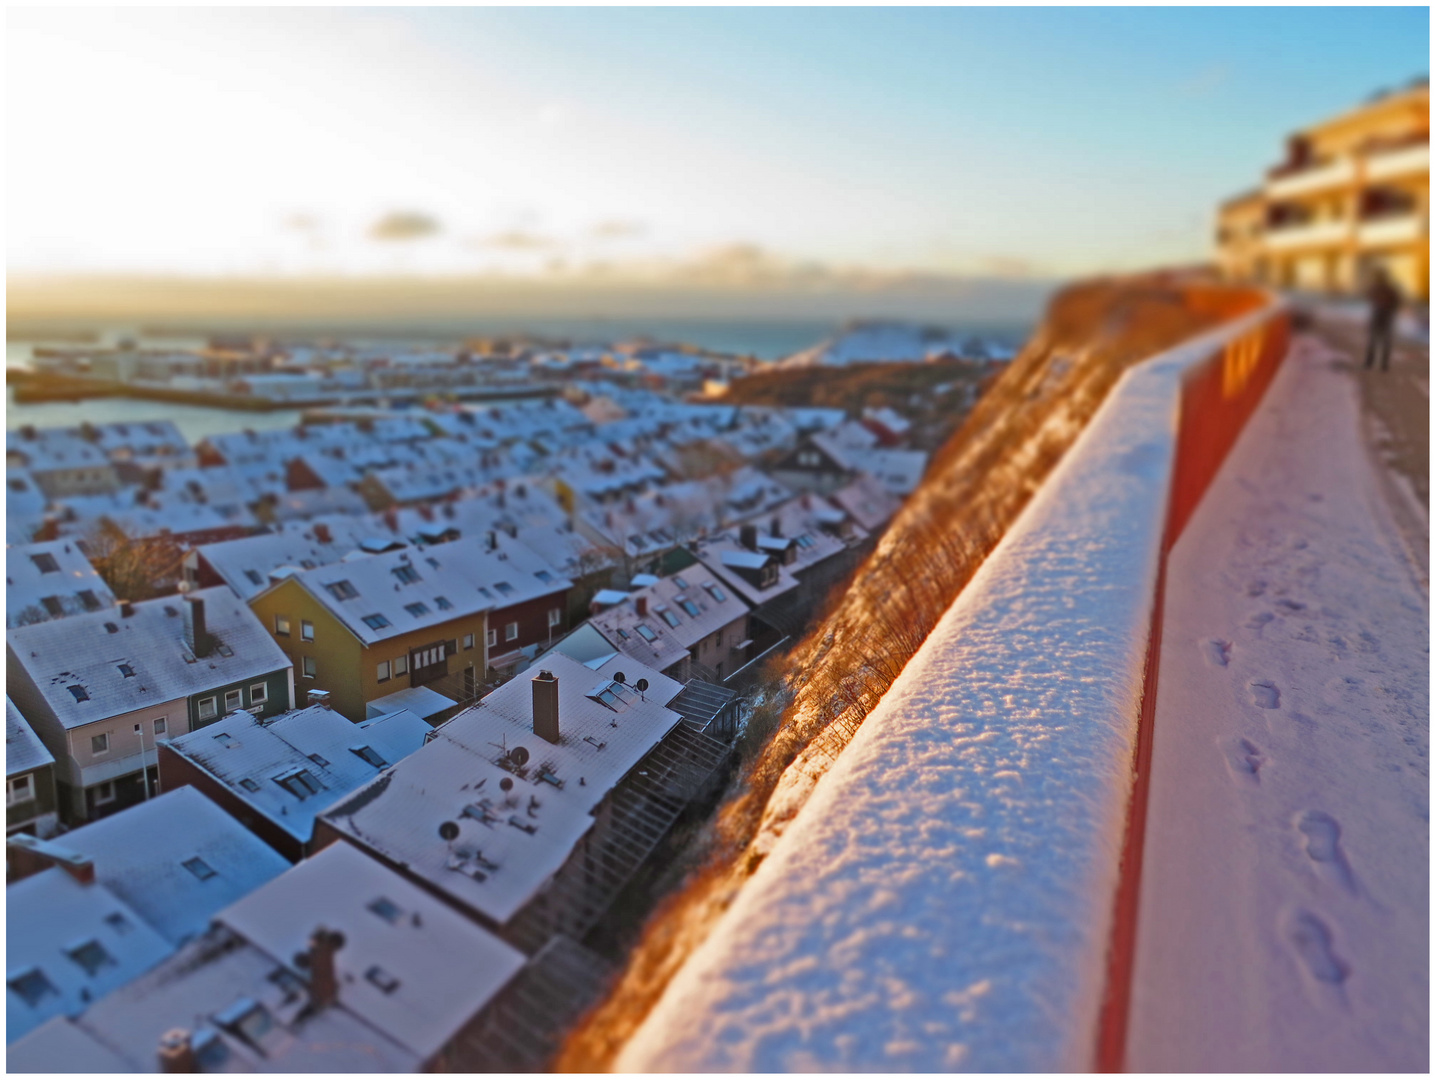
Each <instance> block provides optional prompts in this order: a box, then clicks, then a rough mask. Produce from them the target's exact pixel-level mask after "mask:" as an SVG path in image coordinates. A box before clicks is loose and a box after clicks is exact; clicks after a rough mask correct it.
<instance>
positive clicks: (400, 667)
mask: <svg viewBox="0 0 1436 1080" xmlns="http://www.w3.org/2000/svg"><path fill="white" fill-rule="evenodd" d="M394 674H395V675H407V674H409V658H408V657H407V656H398V657H395V658H394Z"/></svg>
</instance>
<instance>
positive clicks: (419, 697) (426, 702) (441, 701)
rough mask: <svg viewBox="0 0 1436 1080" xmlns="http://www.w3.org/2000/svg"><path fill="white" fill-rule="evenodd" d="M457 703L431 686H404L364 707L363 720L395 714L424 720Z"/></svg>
mask: <svg viewBox="0 0 1436 1080" xmlns="http://www.w3.org/2000/svg"><path fill="white" fill-rule="evenodd" d="M457 704H458V702H456V701H454V700H453V699H452V698H447V697H445V696H444V695H443V694H441V693H439V692H438V691H437V690H435V689H434V688H433V687H431V686H406V687H404V689H402V690H395V691H394V692H393V693H392V694H385V695H384V696H383V697H381V698H375V699H374V700H373V701H370V702H367V703H366V704H365V705H364V714H365V719H368V720H376V719H378V718H379V717H381V716H387V715H388V714H389V713H395V712H401V711H403V712H411V713H413V714H414V715H415V716H420V717H423V718H424V719H425V720H430V719H431V718H433V717H435V716H437V715H438V714H439V713H441V712H443V711H444V710H445V709H452V708H453V707H454V706H455V705H457Z"/></svg>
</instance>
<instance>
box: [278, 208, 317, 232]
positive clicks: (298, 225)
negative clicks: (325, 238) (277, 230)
mask: <svg viewBox="0 0 1436 1080" xmlns="http://www.w3.org/2000/svg"><path fill="white" fill-rule="evenodd" d="M281 224H282V225H283V226H284V228H285V229H286V230H287V231H288V232H297V233H303V234H305V235H306V236H312V235H313V234H314V233H317V232H319V231H320V229H321V228H322V226H321V225H320V223H319V219H318V218H317V217H315V216H314V215H313V214H306V213H304V212H303V211H299V212H297V213H293V214H290V215H289V216H288V217H286V218H285V219H284V221H283V222H282V223H281Z"/></svg>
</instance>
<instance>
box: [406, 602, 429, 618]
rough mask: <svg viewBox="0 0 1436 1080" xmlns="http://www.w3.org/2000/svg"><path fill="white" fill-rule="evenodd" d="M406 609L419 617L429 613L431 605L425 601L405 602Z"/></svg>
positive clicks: (415, 616)
mask: <svg viewBox="0 0 1436 1080" xmlns="http://www.w3.org/2000/svg"><path fill="white" fill-rule="evenodd" d="M404 610H405V611H407V612H408V613H409V614H410V615H412V616H414V618H416V619H417V618H420V617H421V616H424V615H427V614H429V605H428V604H425V603H415V604H405V605H404Z"/></svg>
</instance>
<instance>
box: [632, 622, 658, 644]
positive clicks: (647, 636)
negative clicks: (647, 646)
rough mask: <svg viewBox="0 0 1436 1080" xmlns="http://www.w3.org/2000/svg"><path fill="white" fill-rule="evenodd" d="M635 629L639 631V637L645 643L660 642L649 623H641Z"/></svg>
mask: <svg viewBox="0 0 1436 1080" xmlns="http://www.w3.org/2000/svg"><path fill="white" fill-rule="evenodd" d="M635 629H637V630H638V636H639V637H641V638H642V639H643V640H644V641H657V640H658V635H657V634H655V633H654V632H653V629H652V627H650V626H649V625H648V624H647V623H639V624H638V626H637V627H636V628H635Z"/></svg>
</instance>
